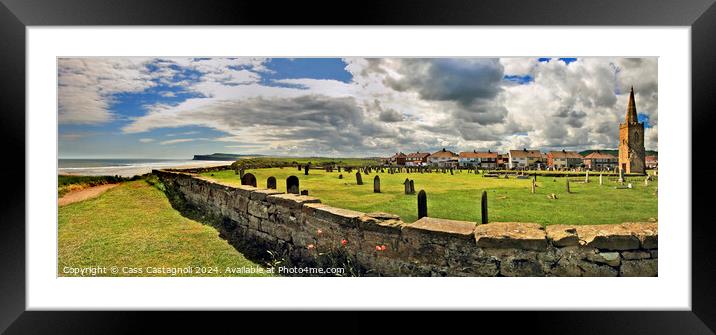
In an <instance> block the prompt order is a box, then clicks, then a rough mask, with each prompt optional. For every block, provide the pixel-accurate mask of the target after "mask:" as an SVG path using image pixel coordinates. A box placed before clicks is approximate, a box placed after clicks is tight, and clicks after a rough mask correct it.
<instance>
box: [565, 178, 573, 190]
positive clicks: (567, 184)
mask: <svg viewBox="0 0 716 335" xmlns="http://www.w3.org/2000/svg"><path fill="white" fill-rule="evenodd" d="M564 180H566V181H567V182H566V186H567V193H571V192H570V190H569V177H565V178H564Z"/></svg>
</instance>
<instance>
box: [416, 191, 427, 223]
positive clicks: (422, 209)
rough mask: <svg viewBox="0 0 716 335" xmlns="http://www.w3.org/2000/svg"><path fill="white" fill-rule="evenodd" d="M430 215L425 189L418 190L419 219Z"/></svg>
mask: <svg viewBox="0 0 716 335" xmlns="http://www.w3.org/2000/svg"><path fill="white" fill-rule="evenodd" d="M426 216H428V198H427V196H426V195H425V191H424V190H420V192H418V220H419V219H422V218H424V217H426Z"/></svg>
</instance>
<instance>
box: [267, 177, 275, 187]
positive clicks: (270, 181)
mask: <svg viewBox="0 0 716 335" xmlns="http://www.w3.org/2000/svg"><path fill="white" fill-rule="evenodd" d="M266 188H268V189H270V190H275V189H276V177H274V176H271V177H268V179H266Z"/></svg>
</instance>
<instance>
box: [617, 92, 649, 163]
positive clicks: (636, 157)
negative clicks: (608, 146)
mask: <svg viewBox="0 0 716 335" xmlns="http://www.w3.org/2000/svg"><path fill="white" fill-rule="evenodd" d="M645 159H646V152H645V150H644V123H640V122H639V120H638V119H637V116H636V103H635V102H634V87H632V88H631V92H630V93H629V103H628V104H627V111H626V120H625V121H624V123H622V124H620V125H619V168H620V169H622V170H623V171H624V173H638V174H646V161H645Z"/></svg>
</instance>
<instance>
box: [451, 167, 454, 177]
mask: <svg viewBox="0 0 716 335" xmlns="http://www.w3.org/2000/svg"><path fill="white" fill-rule="evenodd" d="M450 175H451V176H454V175H455V174H454V173H453V172H452V168H450Z"/></svg>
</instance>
